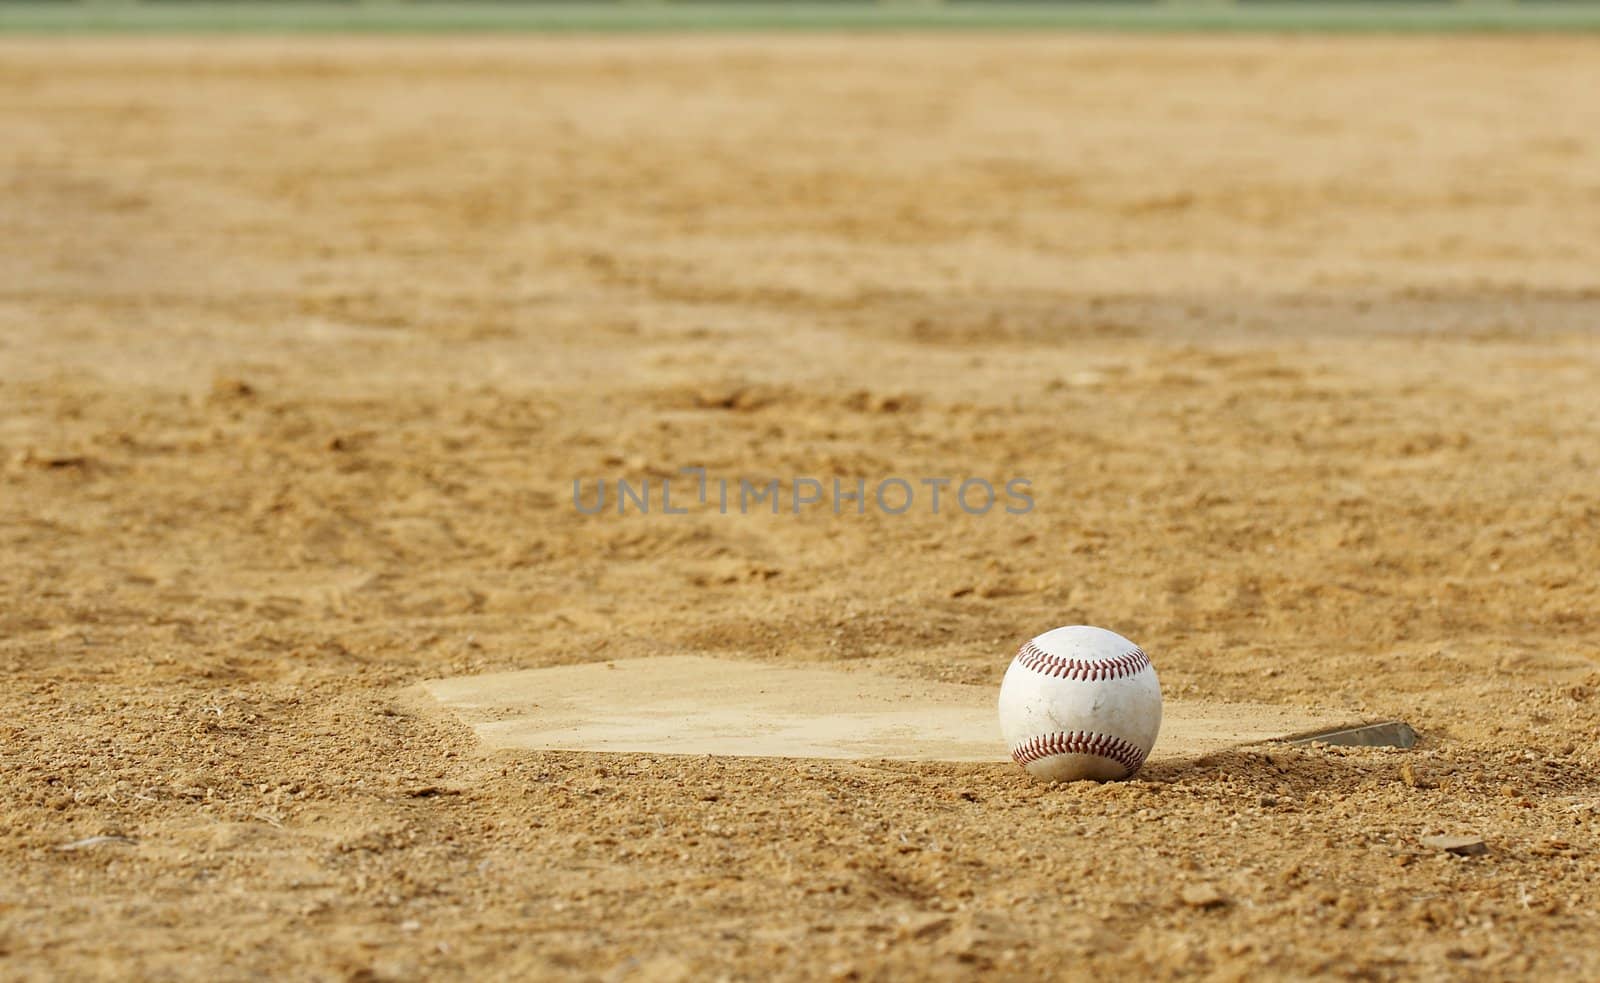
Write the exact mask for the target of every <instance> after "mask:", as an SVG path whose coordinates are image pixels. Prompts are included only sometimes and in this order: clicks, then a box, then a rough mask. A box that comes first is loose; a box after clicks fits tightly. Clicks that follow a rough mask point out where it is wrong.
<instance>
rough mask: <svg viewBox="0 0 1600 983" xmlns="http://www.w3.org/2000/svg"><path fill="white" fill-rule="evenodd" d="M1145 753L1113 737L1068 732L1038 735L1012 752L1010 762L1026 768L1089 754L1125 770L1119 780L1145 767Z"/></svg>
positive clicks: (1076, 731)
mask: <svg viewBox="0 0 1600 983" xmlns="http://www.w3.org/2000/svg"><path fill="white" fill-rule="evenodd" d="M1147 753H1148V752H1146V751H1145V750H1144V749H1143V748H1141V747H1139V746H1138V745H1137V744H1131V743H1129V742H1127V741H1125V740H1123V739H1122V738H1120V737H1112V736H1111V735H1110V734H1096V733H1093V732H1092V731H1086V730H1068V731H1056V732H1055V733H1053V734H1038V735H1035V736H1033V737H1030V738H1028V739H1027V740H1025V741H1023V742H1022V743H1021V744H1018V745H1017V746H1016V747H1014V748H1012V749H1011V760H1012V761H1015V762H1016V763H1017V764H1019V765H1022V766H1024V767H1026V766H1027V765H1028V764H1029V762H1033V761H1038V760H1039V759H1041V758H1051V757H1054V756H1056V755H1058V754H1092V755H1094V756H1095V757H1097V758H1106V759H1107V760H1110V761H1115V762H1116V763H1117V764H1119V765H1121V766H1122V767H1123V768H1125V769H1127V770H1126V771H1124V772H1123V773H1122V777H1123V778H1127V777H1128V776H1129V775H1131V774H1133V773H1134V772H1136V771H1138V770H1139V766H1140V765H1142V764H1144V759H1145V755H1146V754H1147Z"/></svg>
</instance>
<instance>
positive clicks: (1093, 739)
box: [1000, 625, 1161, 782]
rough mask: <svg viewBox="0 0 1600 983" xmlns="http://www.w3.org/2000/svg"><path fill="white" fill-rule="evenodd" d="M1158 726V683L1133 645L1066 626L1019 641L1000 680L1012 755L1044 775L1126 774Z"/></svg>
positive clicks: (1066, 778)
mask: <svg viewBox="0 0 1600 983" xmlns="http://www.w3.org/2000/svg"><path fill="white" fill-rule="evenodd" d="M1160 729H1161V683H1160V682H1158V681H1157V680H1156V671H1155V668H1154V667H1152V666H1151V665H1150V658H1149V656H1147V655H1145V654H1144V650H1143V649H1141V648H1139V646H1137V645H1135V644H1133V643H1132V642H1130V641H1128V640H1127V639H1126V638H1123V637H1122V636H1121V635H1118V634H1117V633H1116V632H1112V631H1106V630H1105V629H1104V628H1092V627H1090V626H1088V625H1069V626H1068V627H1066V628H1056V629H1054V630H1053V631H1047V632H1045V633H1044V634H1043V635H1040V636H1038V637H1037V638H1034V639H1033V640H1032V641H1029V642H1027V643H1026V644H1024V645H1023V646H1022V650H1021V651H1020V652H1018V653H1017V656H1016V658H1014V659H1012V660H1011V668H1009V669H1007V670H1006V678H1005V680H1004V681H1003V682H1001V684H1000V730H1001V732H1002V733H1003V734H1005V738H1006V746H1007V747H1009V748H1010V750H1011V759H1012V760H1013V761H1015V762H1016V763H1017V764H1019V765H1021V766H1022V767H1023V768H1025V769H1027V771H1028V774H1030V775H1033V776H1034V777H1036V778H1042V779H1044V780H1046V781H1051V782H1070V781H1076V780H1078V779H1083V778H1091V779H1095V780H1098V781H1106V780H1110V779H1118V778H1128V777H1130V776H1131V775H1133V773H1134V772H1136V771H1138V770H1139V766H1140V765H1142V764H1144V759H1145V757H1146V756H1147V755H1149V754H1150V749H1151V748H1152V747H1154V746H1155V743H1156V733H1157V732H1158V731H1159V730H1160Z"/></svg>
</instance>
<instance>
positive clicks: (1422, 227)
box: [0, 37, 1600, 980]
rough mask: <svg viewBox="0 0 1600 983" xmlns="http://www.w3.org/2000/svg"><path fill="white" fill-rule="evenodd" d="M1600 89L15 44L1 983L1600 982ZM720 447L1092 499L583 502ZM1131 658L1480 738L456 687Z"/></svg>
mask: <svg viewBox="0 0 1600 983" xmlns="http://www.w3.org/2000/svg"><path fill="white" fill-rule="evenodd" d="M1597 94H1600V40H1557V39H1542V40H1530V39H1506V40H1502V41H1479V40H1472V41H1469V40H1428V39H1408V40H1400V39H1391V40H1381V39H1347V40H1317V39H1300V40H1285V39H1271V38H1257V39H1221V38H1218V39H1208V40H1183V39H1176V38H1172V39H1093V38H1079V39H1047V38H1045V39H1004V38H986V39H964V38H953V37H952V38H940V39H914V38H877V39H843V38H811V39H783V40H765V39H757V38H727V39H719V40H695V39H665V38H663V39H650V40H627V41H624V40H601V39H589V40H569V41H533V40H521V41H510V40H507V41H492V42H491V41H465V40H463V41H451V42H427V41H414V42H382V43H380V42H358V41H348V40H347V41H303V42H295V43H289V42H270V41H237V42H227V43H221V42H215V41H193V42H183V43H179V42H157V41H148V42H137V41H116V42H113V41H59V42H45V41H39V42H31V43H15V42H13V43H5V44H0V134H3V136H0V182H3V184H0V599H3V601H4V603H3V605H0V673H3V678H4V680H5V684H4V686H3V687H0V742H3V743H0V871H3V872H4V875H5V876H4V879H3V881H0V976H3V977H6V978H10V979H18V978H20V979H49V978H68V977H73V978H91V977H127V976H133V975H138V976H147V977H161V978H206V979H214V978H242V977H246V976H257V975H270V976H274V977H290V978H318V979H336V978H352V979H380V978H381V979H389V978H436V977H441V976H445V977H448V976H472V977H476V978H483V977H486V976H490V975H497V976H511V975H513V974H521V975H523V976H529V977H531V976H569V977H573V978H598V979H641V980H661V979H674V978H680V979H686V980H687V979H695V980H700V979H710V978H718V977H721V976H729V977H734V978H752V977H777V978H800V977H806V978H815V977H836V978H847V979H849V978H862V979H874V978H886V977H902V978H903V977H906V976H912V975H915V976H927V977H934V978H943V977H959V976H964V975H968V974H971V973H974V972H976V971H981V970H991V971H995V972H998V973H999V974H1002V975H1005V976H1019V977H1020V976H1023V975H1032V976H1036V977H1037V976H1040V975H1043V976H1046V977H1060V976H1088V975H1090V974H1094V975H1104V974H1107V973H1116V974H1120V975H1125V976H1129V977H1134V976H1137V975H1140V974H1147V973H1164V974H1167V973H1176V972H1186V973H1192V974H1198V975H1204V976H1211V977H1216V978H1252V979H1254V978H1262V977H1270V976H1306V975H1311V974H1319V973H1327V974H1330V975H1337V976H1351V977H1364V978H1389V977H1402V976H1403V977H1433V978H1443V977H1447V976H1456V975H1459V974H1467V973H1473V972H1478V973H1482V974H1485V975H1486V976H1487V977H1489V978H1496V977H1500V978H1503V977H1512V976H1526V975H1532V974H1535V973H1537V974H1539V975H1541V976H1544V977H1547V978H1556V979H1562V978H1565V979H1579V978H1590V979H1592V978H1595V977H1596V976H1600V947H1597V946H1596V945H1595V944H1594V943H1595V940H1596V938H1600V917H1597V915H1596V911H1597V910H1600V825H1597V824H1600V777H1597V774H1600V744H1597V737H1596V735H1597V733H1600V667H1597V665H1596V659H1597V657H1600V623H1597V620H1596V619H1597V616H1596V612H1597V611H1600V591H1597V586H1596V575H1595V571H1596V569H1597V566H1600V532H1597V520H1600V502H1597V501H1596V497H1595V485H1596V482H1595V470H1596V467H1597V466H1600V346H1597V344H1596V337H1597V333H1596V332H1597V322H1600V278H1597V275H1596V271H1597V270H1600V177H1597V176H1600V95H1597ZM686 466H701V467H704V468H706V469H707V471H708V473H710V474H711V475H713V476H726V477H730V478H734V479H737V478H739V477H746V478H756V477H760V478H766V477H781V476H798V475H808V476H816V477H817V478H819V479H822V480H824V481H831V480H832V479H834V478H839V479H841V480H844V481H847V482H851V481H855V480H858V479H859V480H866V481H872V482H876V481H878V480H880V479H883V478H887V477H890V476H905V477H908V478H912V479H917V478H921V477H934V476H947V477H952V478H954V479H956V480H958V481H959V480H960V479H961V478H964V477H968V476H982V477H985V478H990V479H1000V480H1003V479H1004V478H1008V477H1012V476H1021V477H1025V478H1027V479H1029V480H1030V481H1031V482H1032V485H1031V487H1032V492H1033V499H1034V501H1035V503H1036V507H1035V508H1034V509H1033V510H1032V511H1031V512H1029V513H1027V514H1025V515H1007V514H1001V513H999V512H996V513H993V514H990V515H986V516H982V517H977V516H970V515H965V514H958V513H954V512H951V511H950V510H949V509H948V508H947V509H946V510H945V511H944V512H942V513H941V514H938V515H934V514H931V512H929V511H927V510H924V509H921V508H917V509H913V510H910V511H908V512H907V513H906V514H904V515H899V516H894V515H886V514H883V513H882V512H881V511H878V510H875V509H874V510H869V511H868V512H867V514H864V515H858V514H854V513H851V512H848V511H847V512H846V514H843V515H835V514H833V512H832V510H831V509H826V508H823V509H810V510H807V511H804V512H802V513H801V514H799V515H795V514H791V513H788V512H785V513H783V514H779V515H772V514H770V513H765V512H764V513H761V514H751V515H738V514H729V515H722V514H718V513H717V512H716V511H715V510H707V509H705V508H699V509H692V510H691V511H690V514H687V515H661V514H659V512H657V513H654V514H651V515H647V516H641V515H637V514H629V515H621V516H619V515H617V514H615V513H614V512H612V513H610V514H606V515H597V516H585V515H581V514H579V513H578V511H577V510H576V509H575V508H574V507H573V502H572V482H573V479H574V478H580V477H581V478H584V479H586V480H592V479H599V478H602V477H603V478H607V479H612V480H615V479H617V478H625V479H630V480H633V481H639V480H642V479H646V478H649V479H653V480H657V481H659V480H660V479H661V478H662V477H665V476H667V475H670V474H672V473H673V472H674V471H675V470H676V469H677V468H680V467H686ZM1074 622H1087V623H1093V624H1100V625H1104V626H1106V627H1109V628H1112V629H1113V630H1115V631H1117V632H1120V633H1122V634H1124V635H1127V636H1128V637H1130V638H1133V639H1136V640H1137V641H1139V643H1140V644H1141V645H1143V646H1144V648H1145V649H1146V650H1147V651H1148V652H1150V653H1151V656H1152V658H1153V659H1154V660H1155V663H1156V666H1157V667H1158V669H1159V671H1160V673H1161V678H1162V682H1163V686H1164V688H1165V690H1166V692H1167V694H1168V695H1169V696H1181V697H1185V698H1193V699H1203V700H1238V701H1254V702H1263V703H1275V704H1283V705H1305V704H1316V705H1332V706H1339V707H1342V708H1346V709H1350V710H1356V711H1361V712H1363V713H1366V714H1371V715H1380V716H1392V717H1400V718H1404V719H1406V720H1408V721H1409V722H1411V723H1412V724H1413V725H1415V726H1416V728H1417V730H1418V731H1420V732H1421V733H1422V735H1423V737H1424V742H1423V744H1422V745H1421V746H1420V747H1419V748H1418V749H1416V750H1414V751H1410V752H1396V751H1380V750H1342V749H1339V750H1317V749H1309V748H1307V749H1301V748H1294V749H1289V748H1284V749H1273V750H1249V751H1237V752H1228V753H1224V754H1219V755H1216V756H1213V757H1211V758H1207V759H1203V760H1202V761H1200V762H1199V763H1198V764H1185V765H1181V766H1180V765H1171V764H1157V765H1154V766H1152V767H1150V768H1148V769H1147V770H1146V771H1145V772H1144V773H1142V774H1141V776H1140V778H1139V779H1138V780H1135V781H1132V782H1128V783H1122V784H1115V785H1105V786H1096V785H1080V786H1072V787H1061V788H1046V787H1042V786H1038V785H1035V784H1031V783H1030V782H1029V781H1028V780H1027V779H1026V778H1025V777H1024V776H1023V775H1022V774H1021V772H1020V771H1018V770H1016V769H1015V768H1013V767H1011V766H1009V765H987V764H969V765H941V764H930V763H910V762H900V763H878V762H861V763H851V762H836V761H829V762H793V761H791V762H784V761H771V760H752V759H733V758H678V757H670V756H655V757H650V756H637V755H622V756H591V755H581V754H562V753H521V754H517V753H510V752H502V753H498V754H488V753H485V752H483V751H481V750H480V749H479V748H478V747H477V745H476V744H475V743H474V741H473V739H472V736H471V733H470V731H468V730H467V729H466V728H465V727H464V726H462V727H455V726H452V725H450V724H447V723H441V722H439V721H438V720H436V719H435V718H430V717H426V716H422V715H418V714H415V713H413V712H411V711H410V710H409V709H408V707H407V705H406V704H405V703H404V702H403V701H402V700H400V699H399V698H398V695H397V694H399V693H401V692H402V691H403V690H404V689H406V688H407V687H410V686H412V685H414V684H416V683H417V682H418V681H420V680H422V679H426V678H432V677H440V676H450V675H461V674H466V673H476V672H500V671H512V670H519V669H527V668H533V667H540V666H551V665H558V664H566V663H578V662H586V661H596V660H605V659H621V658H637V657H646V656H654V655H704V656H713V657H717V658H738V659H750V660H758V661H762V662H766V663H771V664H791V663H800V662H817V661H829V660H832V661H838V662H846V661H849V662H852V663H853V664H855V665H859V666H863V667H870V668H871V669H872V670H873V671H874V672H878V673H886V674H891V675H899V676H903V677H907V678H914V679H922V680H939V681H951V682H964V683H975V684H995V685H998V682H999V680H1000V676H1001V674H1002V672H1003V671H1004V669H1005V666H1006V663H1007V661H1008V660H1009V658H1010V656H1011V654H1012V652H1013V651H1014V650H1015V647H1016V645H1017V644H1018V643H1020V642H1021V641H1022V640H1023V639H1025V638H1027V637H1029V636H1030V635H1033V634H1035V633H1037V632H1039V631H1042V630H1044V629H1046V628H1049V627H1052V626H1054V625H1058V624H1067V623H1074ZM1440 833H1445V834H1470V835H1473V836H1477V837H1481V838H1482V839H1483V841H1484V843H1485V845H1486V847H1487V853H1485V854H1482V855H1478V856H1467V857H1460V856H1455V855H1452V854H1448V853H1444V852H1442V851H1440V850H1439V849H1437V848H1436V847H1433V846H1430V845H1427V844H1426V843H1424V838H1425V837H1428V836H1430V835H1433V834H1440Z"/></svg>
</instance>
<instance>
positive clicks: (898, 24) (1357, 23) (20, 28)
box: [0, 0, 1600, 34]
mask: <svg viewBox="0 0 1600 983" xmlns="http://www.w3.org/2000/svg"><path fill="white" fill-rule="evenodd" d="M1043 28H1067V29H1072V28H1076V29H1090V30H1145V31H1178V30H1264V31H1361V32H1416V31H1529V30H1536V31H1574V30H1582V31H1592V30H1597V29H1600V0H1529V2H1520V3H1518V2H1511V0H1456V2H1451V0H1438V2H1420V3H1419V2H1415V0H1367V2H1358V3H1352V2H1347V0H1334V2H1320V0H1288V2H1285V0H1258V2H1251V0H1237V2H1228V0H1165V2H1162V0H1148V2H1146V0H1110V2H1107V0H1085V2H1071V0H1065V2H1059V0H1058V2H1052V0H1036V2H1029V3H1015V2H999V3H988V2H981V0H967V2H958V0H949V2H935V0H900V2H893V0H891V2H873V0H832V2H820V3H819V2H799V3H786V2H782V0H768V2H760V0H755V2H752V0H725V2H704V0H698V2H681V3H679V2H660V0H656V2H652V0H590V2H578V3H573V2H543V0H488V2H485V0H325V2H308V0H285V2H275V0H232V2H216V0H0V32H5V33H12V34H73V33H141V32H143V33H161V34H170V33H190V32H197V33H222V32H230V33H231V32H243V33H300V32H311V33H322V32H327V33H431V32H512V31H538V32H561V31H575V32H612V31H737V30H770V29H788V30H841V29H843V30H851V29H864V30H908V29H916V30H937V29H990V30H1026V29H1043Z"/></svg>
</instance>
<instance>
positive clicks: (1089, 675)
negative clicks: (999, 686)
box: [1017, 642, 1150, 681]
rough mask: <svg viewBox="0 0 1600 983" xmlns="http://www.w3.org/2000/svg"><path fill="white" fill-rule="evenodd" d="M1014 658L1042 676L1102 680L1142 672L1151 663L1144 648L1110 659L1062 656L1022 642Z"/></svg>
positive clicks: (1123, 677) (1121, 677) (1030, 643)
mask: <svg viewBox="0 0 1600 983" xmlns="http://www.w3.org/2000/svg"><path fill="white" fill-rule="evenodd" d="M1017 661H1018V662H1020V663H1022V665H1023V666H1024V667H1025V668H1028V669H1032V670H1033V671H1034V672H1037V673H1040V674H1041V675H1045V676H1054V677H1056V678H1057V679H1077V680H1094V681H1098V680H1102V679H1126V678H1127V677H1129V676H1132V675H1136V674H1137V673H1140V672H1143V671H1144V670H1145V669H1146V668H1148V667H1149V665H1150V657H1149V656H1148V655H1145V654H1144V649H1141V648H1135V649H1133V650H1132V651H1128V652H1124V653H1122V654H1121V655H1115V656H1112V657H1111V658H1109V659H1095V660H1093V661H1089V660H1085V659H1069V658H1066V657H1065V656H1060V655H1052V654H1051V653H1049V652H1046V651H1045V650H1044V649H1042V648H1040V647H1039V646H1037V645H1035V644H1033V643H1032V642H1024V643H1023V644H1022V651H1020V652H1018V653H1017Z"/></svg>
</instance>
